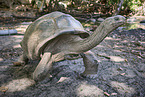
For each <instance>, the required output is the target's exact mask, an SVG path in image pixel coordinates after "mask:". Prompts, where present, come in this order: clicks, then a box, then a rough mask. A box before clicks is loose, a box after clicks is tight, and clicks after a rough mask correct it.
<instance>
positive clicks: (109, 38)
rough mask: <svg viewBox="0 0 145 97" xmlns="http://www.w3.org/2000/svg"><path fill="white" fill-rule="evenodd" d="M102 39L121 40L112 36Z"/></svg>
mask: <svg viewBox="0 0 145 97" xmlns="http://www.w3.org/2000/svg"><path fill="white" fill-rule="evenodd" d="M104 40H121V39H119V38H117V39H115V38H112V37H106V38H105V39H104Z"/></svg>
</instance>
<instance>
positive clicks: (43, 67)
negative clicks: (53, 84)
mask: <svg viewBox="0 0 145 97" xmlns="http://www.w3.org/2000/svg"><path fill="white" fill-rule="evenodd" d="M51 68H52V57H51V53H50V52H45V53H44V54H43V56H42V59H41V60H40V62H39V64H38V65H37V67H36V69H35V71H34V72H33V79H34V80H35V81H41V80H43V79H44V78H45V77H46V76H48V77H49V76H50V75H49V74H48V72H49V70H50V69H51Z"/></svg>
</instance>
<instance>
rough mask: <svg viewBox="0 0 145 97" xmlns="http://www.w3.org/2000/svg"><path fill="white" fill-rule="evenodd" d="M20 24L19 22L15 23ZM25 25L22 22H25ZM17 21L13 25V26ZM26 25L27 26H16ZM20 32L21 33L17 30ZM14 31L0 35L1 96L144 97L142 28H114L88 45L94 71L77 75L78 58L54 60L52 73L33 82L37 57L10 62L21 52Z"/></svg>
mask: <svg viewBox="0 0 145 97" xmlns="http://www.w3.org/2000/svg"><path fill="white" fill-rule="evenodd" d="M19 25H20V24H19ZM25 25H26V24H25ZM17 27H18V25H16V26H14V27H13V28H17ZM19 27H20V28H23V29H26V28H27V26H19ZM19 33H21V34H19ZM23 34H24V30H23V31H22V30H18V35H10V36H0V79H1V80H0V95H1V96H4V97H8V96H10V97H16V96H17V97H23V96H24V97H25V96H26V97H27V96H28V97H33V96H38V97H48V96H49V97H84V96H88V97H98V96H100V97H103V96H111V97H115V96H116V97H117V96H118V97H120V96H123V97H124V96H127V97H144V96H145V92H144V91H145V87H144V86H145V37H144V36H145V30H144V29H133V30H126V31H118V30H115V31H113V32H112V33H110V34H109V36H108V37H106V38H105V39H104V41H103V42H101V43H100V44H99V45H98V46H97V47H95V48H94V49H92V51H93V52H94V53H95V54H96V56H97V58H98V61H99V70H98V73H97V74H96V75H92V76H90V77H87V78H80V77H79V74H80V73H82V72H83V71H84V66H83V62H82V59H77V60H65V61H62V62H57V63H55V64H54V66H53V70H52V71H51V75H52V77H51V78H50V79H48V78H46V79H45V80H44V81H42V82H39V83H35V82H34V81H33V80H31V73H32V72H33V71H34V69H35V67H36V65H37V64H38V61H30V62H29V63H28V64H27V65H25V66H13V64H12V62H13V61H16V60H17V59H18V57H19V56H20V55H21V54H22V49H21V48H20V45H19V43H20V41H21V40H22V38H23Z"/></svg>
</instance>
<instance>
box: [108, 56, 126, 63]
mask: <svg viewBox="0 0 145 97" xmlns="http://www.w3.org/2000/svg"><path fill="white" fill-rule="evenodd" d="M109 57H110V60H111V61H115V62H124V61H125V59H123V58H121V57H119V56H109Z"/></svg>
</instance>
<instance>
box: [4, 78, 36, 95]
mask: <svg viewBox="0 0 145 97" xmlns="http://www.w3.org/2000/svg"><path fill="white" fill-rule="evenodd" d="M34 84H35V82H34V81H33V80H31V79H28V78H22V79H15V80H12V81H10V82H9V83H7V84H6V85H5V86H2V87H7V88H8V92H16V91H22V90H25V89H26V88H28V87H30V86H32V85H34Z"/></svg>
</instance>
